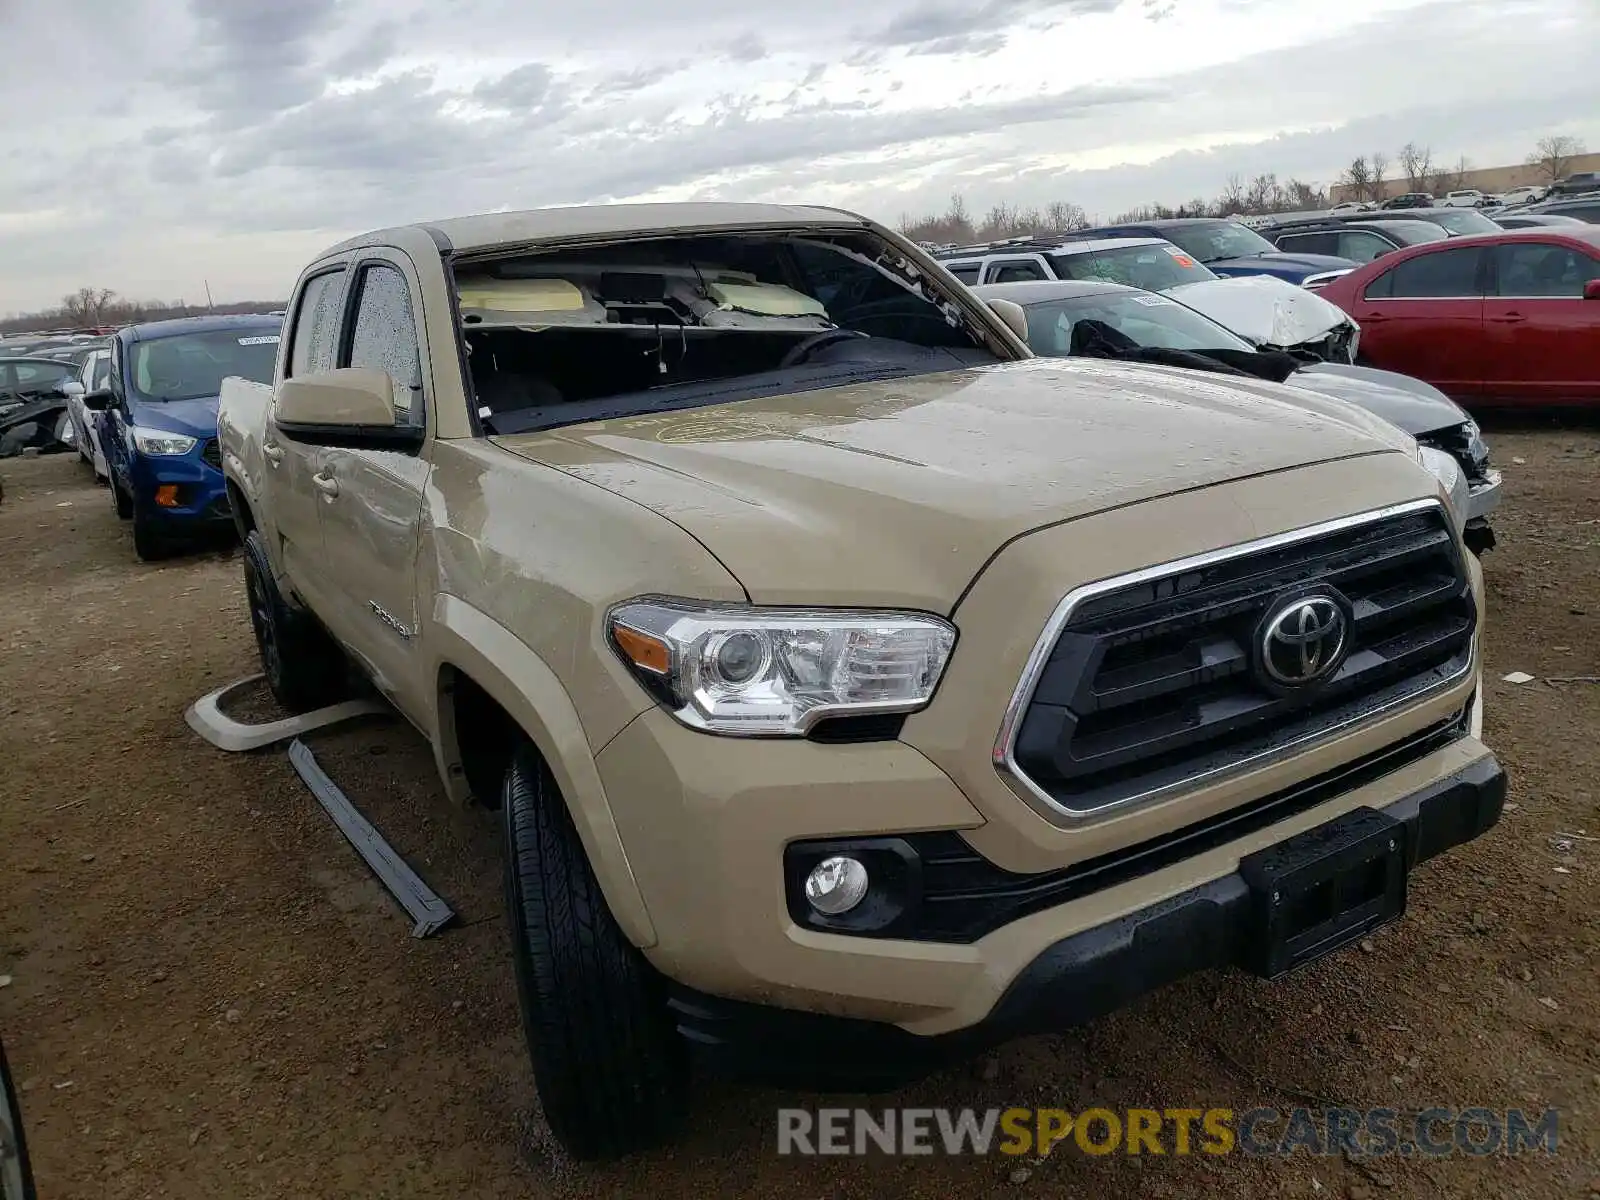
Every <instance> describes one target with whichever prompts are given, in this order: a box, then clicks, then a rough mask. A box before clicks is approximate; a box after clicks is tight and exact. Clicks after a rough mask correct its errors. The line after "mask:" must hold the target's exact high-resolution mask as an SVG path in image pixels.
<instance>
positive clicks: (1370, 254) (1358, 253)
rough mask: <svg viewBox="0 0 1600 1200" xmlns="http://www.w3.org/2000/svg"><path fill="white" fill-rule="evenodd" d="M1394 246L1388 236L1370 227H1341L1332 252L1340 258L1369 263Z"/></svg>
mask: <svg viewBox="0 0 1600 1200" xmlns="http://www.w3.org/2000/svg"><path fill="white" fill-rule="evenodd" d="M1394 248H1395V245H1394V243H1393V242H1391V241H1390V240H1389V239H1388V238H1386V237H1383V236H1382V235H1380V234H1377V233H1374V232H1373V231H1372V230H1370V229H1343V230H1340V231H1339V241H1338V245H1337V246H1335V248H1334V251H1333V252H1334V253H1335V254H1337V255H1338V256H1339V257H1340V258H1348V259H1351V260H1352V261H1354V262H1358V263H1369V262H1371V261H1372V260H1373V259H1375V258H1378V257H1380V256H1382V255H1385V254H1387V253H1389V251H1391V250H1393V249H1394Z"/></svg>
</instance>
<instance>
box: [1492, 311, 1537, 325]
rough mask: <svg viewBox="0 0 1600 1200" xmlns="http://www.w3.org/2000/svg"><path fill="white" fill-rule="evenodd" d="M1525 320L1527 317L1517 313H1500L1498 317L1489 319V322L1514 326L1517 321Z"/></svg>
mask: <svg viewBox="0 0 1600 1200" xmlns="http://www.w3.org/2000/svg"><path fill="white" fill-rule="evenodd" d="M1527 319H1528V318H1527V317H1525V316H1523V315H1522V314H1521V313H1518V312H1510V313H1502V314H1501V315H1500V316H1498V317H1490V318H1489V320H1491V321H1499V322H1500V323H1501V324H1502V325H1515V324H1516V323H1517V322H1518V321H1526V320H1527Z"/></svg>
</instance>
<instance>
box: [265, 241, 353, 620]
mask: <svg viewBox="0 0 1600 1200" xmlns="http://www.w3.org/2000/svg"><path fill="white" fill-rule="evenodd" d="M348 274H349V271H348V269H347V268H346V267H345V266H343V265H341V266H338V267H334V268H333V269H332V270H329V271H325V272H323V273H322V274H320V275H313V276H312V277H311V278H310V279H308V280H306V282H305V286H304V287H302V288H301V289H300V295H299V297H298V298H297V301H296V304H295V306H294V307H293V308H292V309H291V311H292V312H293V313H294V317H293V319H292V324H291V326H290V329H291V333H290V338H289V350H288V355H287V357H286V358H285V359H284V360H283V361H284V370H283V377H284V378H285V379H292V378H295V377H297V376H302V375H310V374H313V373H315V372H317V371H328V370H332V368H333V363H334V357H335V354H336V353H337V350H338V345H339V317H340V314H341V312H342V311H343V308H344V297H345V285H346V276H347V275H348ZM261 453H262V457H263V458H264V459H265V461H266V470H265V479H264V480H263V483H262V488H263V490H264V491H265V492H266V503H267V508H268V509H269V510H270V512H271V513H272V522H271V523H272V526H273V527H274V528H275V529H276V530H277V538H278V544H277V545H276V546H274V547H269V549H270V550H272V551H273V553H274V554H275V556H276V561H277V564H278V566H279V568H280V569H281V570H283V571H285V572H286V573H287V574H288V576H289V578H290V579H291V580H293V582H294V587H295V590H296V591H298V592H300V593H302V596H301V598H302V599H303V600H305V601H306V603H307V604H309V605H311V606H312V607H313V608H314V609H316V610H317V612H318V613H321V612H323V611H325V610H326V609H327V607H328V604H329V603H330V601H331V599H332V582H331V580H330V577H329V573H328V571H327V569H326V563H327V559H326V557H325V556H324V554H323V549H322V524H321V518H320V514H319V513H318V508H319V507H320V493H319V492H318V491H317V485H316V477H317V474H318V473H319V472H320V471H321V470H322V457H323V455H324V454H325V453H326V451H325V450H324V449H323V447H321V446H319V445H316V444H314V443H311V442H306V441H301V440H296V439H294V438H289V437H285V436H284V435H283V434H281V433H280V432H279V431H278V427H277V423H276V421H275V420H274V419H273V414H269V415H268V417H267V423H266V432H265V434H264V435H263V439H262V444H261Z"/></svg>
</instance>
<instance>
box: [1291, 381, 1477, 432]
mask: <svg viewBox="0 0 1600 1200" xmlns="http://www.w3.org/2000/svg"><path fill="white" fill-rule="evenodd" d="M1287 382H1289V383H1291V384H1293V385H1294V386H1296V387H1303V388H1309V389H1311V390H1312V391H1314V392H1321V393H1322V394H1323V395H1324V396H1337V397H1339V399H1341V400H1348V401H1350V403H1352V404H1359V405H1360V406H1361V407H1362V408H1364V409H1366V410H1367V411H1368V412H1371V413H1376V414H1377V415H1378V416H1380V417H1382V418H1383V419H1384V420H1386V421H1388V422H1390V423H1391V424H1394V425H1396V426H1398V427H1399V428H1401V429H1403V430H1405V431H1406V432H1407V433H1409V434H1411V435H1412V436H1413V437H1415V436H1416V435H1417V434H1419V433H1437V432H1439V431H1440V430H1444V429H1454V428H1456V427H1457V426H1459V425H1462V424H1464V423H1465V422H1466V420H1467V414H1466V410H1464V409H1463V408H1462V407H1461V406H1460V405H1459V404H1457V403H1456V402H1455V401H1454V400H1452V399H1450V397H1449V396H1446V395H1445V394H1444V393H1443V392H1441V391H1440V390H1439V389H1438V388H1436V387H1434V386H1433V385H1432V384H1431V383H1427V382H1425V381H1423V380H1421V379H1413V378H1412V377H1411V376H1409V375H1402V374H1400V373H1399V372H1398V371H1381V370H1379V369H1378V368H1376V367H1354V366H1350V365H1349V364H1347V363H1311V364H1308V365H1306V366H1304V367H1301V368H1300V369H1299V370H1298V371H1296V372H1295V373H1294V374H1293V375H1291V376H1289V378H1288V380H1287Z"/></svg>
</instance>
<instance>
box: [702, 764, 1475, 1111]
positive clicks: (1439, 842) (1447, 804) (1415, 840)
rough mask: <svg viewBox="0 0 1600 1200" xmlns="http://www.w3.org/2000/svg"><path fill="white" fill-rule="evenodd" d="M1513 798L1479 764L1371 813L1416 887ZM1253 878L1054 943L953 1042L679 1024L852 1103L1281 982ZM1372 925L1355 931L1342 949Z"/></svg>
mask: <svg viewBox="0 0 1600 1200" xmlns="http://www.w3.org/2000/svg"><path fill="white" fill-rule="evenodd" d="M1505 794H1506V776H1505V772H1504V771H1503V770H1502V769H1501V767H1500V765H1499V763H1498V762H1496V761H1495V759H1494V757H1493V756H1492V755H1488V754H1484V755H1482V756H1480V757H1478V758H1476V759H1475V760H1473V761H1472V762H1470V763H1468V764H1467V765H1465V766H1463V767H1461V768H1459V769H1457V770H1455V771H1453V772H1451V773H1450V774H1448V775H1445V776H1442V777H1440V778H1437V779H1435V780H1433V781H1432V782H1430V783H1428V784H1427V785H1425V786H1423V787H1420V788H1417V789H1416V790H1414V791H1411V792H1409V793H1408V794H1406V795H1404V796H1403V797H1402V798H1400V799H1398V800H1394V801H1392V802H1391V803H1388V804H1386V805H1384V806H1383V807H1382V808H1381V809H1377V810H1376V811H1375V813H1374V812H1373V810H1367V811H1368V813H1369V814H1372V819H1373V820H1376V821H1385V822H1393V824H1392V825H1388V826H1387V827H1388V828H1390V829H1392V830H1394V831H1395V832H1396V833H1397V834H1399V836H1400V840H1401V841H1402V845H1401V846H1400V848H1399V855H1398V857H1399V859H1400V861H1401V862H1402V863H1403V869H1404V873H1405V874H1406V875H1409V873H1410V872H1411V871H1412V870H1413V869H1414V868H1415V867H1416V865H1417V864H1418V863H1421V862H1424V861H1426V860H1427V859H1430V858H1433V857H1435V856H1437V855H1439V854H1442V853H1444V852H1445V851H1446V850H1449V849H1450V848H1451V847H1454V846H1458V845H1460V844H1462V843H1464V842H1468V841H1471V840H1472V839H1473V838H1476V837H1477V836H1478V835H1480V834H1482V833H1483V832H1485V831H1486V830H1488V829H1489V828H1491V827H1492V826H1493V825H1494V824H1495V823H1496V822H1497V821H1498V820H1499V818H1500V813H1501V811H1502V808H1503V806H1504V803H1505ZM1380 813H1381V816H1377V815H1376V814H1380ZM1313 836H1315V834H1313ZM1279 845H1280V846H1281V843H1280V844H1279ZM1270 849H1271V848H1269V850H1270ZM1259 857H1261V856H1260V855H1259V854H1258V855H1256V856H1252V860H1254V859H1258V858H1259ZM1252 865H1253V861H1252ZM1249 872H1250V867H1249V866H1246V867H1241V868H1236V869H1235V870H1233V871H1230V872H1228V873H1226V874H1224V875H1221V876H1219V877H1217V878H1215V879H1212V880H1210V881H1208V882H1206V883H1203V884H1200V885H1198V886H1195V887H1192V888H1189V889H1187V890H1185V891H1183V892H1180V893H1178V894H1176V895H1173V896H1169V897H1166V898H1163V899H1161V900H1159V901H1156V902H1154V903H1151V904H1147V905H1146V906H1144V907H1142V908H1140V909H1137V910H1135V911H1133V912H1130V913H1127V914H1126V915H1124V916H1122V917H1119V918H1117V919H1115V920H1111V921H1107V922H1105V923H1103V924H1100V925H1096V926H1094V927H1092V928H1089V929H1085V930H1082V931H1080V932H1078V933H1075V934H1072V935H1070V936H1068V937H1065V938H1062V939H1060V940H1058V941H1055V942H1053V943H1052V944H1050V945H1049V946H1047V947H1046V948H1045V949H1044V950H1042V951H1041V952H1040V953H1039V954H1038V955H1037V956H1036V957H1034V958H1033V959H1032V961H1031V962H1029V963H1028V964H1027V966H1026V967H1025V969H1024V970H1023V971H1022V972H1021V973H1020V974H1018V975H1017V976H1016V977H1015V978H1014V979H1013V980H1012V981H1011V983H1010V985H1009V986H1008V987H1007V988H1006V989H1005V991H1004V994H1003V995H1002V996H1001V997H1000V998H999V1001H998V1003H996V1004H995V1005H994V1007H993V1008H992V1010H991V1011H990V1012H989V1014H988V1015H987V1017H985V1018H984V1019H983V1020H982V1021H980V1022H978V1023H977V1024H975V1025H971V1026H967V1027H965V1028H961V1029H957V1030H954V1031H951V1032H947V1033H944V1034H940V1035H936V1036H919V1035H918V1034H916V1033H913V1032H910V1031H908V1030H906V1029H904V1028H901V1027H899V1026H897V1025H894V1024H889V1023H884V1022H874V1021H863V1020H852V1019H849V1018H847V1017H842V1016H834V1015H828V1014H825V1013H814V1012H813V1013H806V1012H793V1011H786V1010H783V1009H776V1008H771V1007H767V1006H764V1005H759V1004H752V1003H748V1002H742V1001H737V1000H727V999H721V998H716V997H713V996H710V995H707V994H705V993H702V992H699V991H696V990H694V989H692V988H689V987H686V986H683V985H681V984H676V985H674V986H673V989H672V998H671V1006H672V1010H673V1015H674V1019H675V1020H676V1022H677V1026H678V1029H679V1031H680V1033H682V1034H683V1036H684V1037H685V1038H686V1039H687V1040H688V1041H689V1043H690V1045H691V1046H692V1047H693V1048H694V1049H695V1051H696V1053H697V1056H698V1057H699V1058H701V1059H702V1060H703V1061H704V1062H705V1063H706V1064H707V1065H709V1066H711V1067H712V1068H713V1069H716V1070H718V1071H720V1072H724V1073H727V1074H731V1075H734V1076H736V1077H739V1078H743V1079H747V1080H752V1081H757V1082H763V1083H769V1084H773V1085H777V1086H800V1087H811V1088H824V1089H838V1090H846V1091H858V1090H859V1091H866V1090H873V1089H877V1088H889V1087H896V1086H899V1085H901V1084H903V1083H906V1082H909V1081H911V1080H914V1079H916V1078H918V1077H920V1076H922V1075H925V1074H928V1073H930V1072H931V1071H934V1070H937V1069H939V1068H940V1067H942V1066H945V1065H948V1064H950V1063H952V1062H955V1061H960V1060H961V1059H964V1058H968V1057H970V1056H972V1055H973V1054H976V1053H980V1052H981V1051H983V1050H984V1049H987V1048H989V1047H991V1046H994V1045H997V1044H999V1043H1001V1042H1004V1041H1008V1040H1010V1039H1012V1038H1016V1037H1022V1036H1028V1035H1032V1034H1039V1033H1049V1032H1055V1031H1060V1030H1063V1029H1067V1028H1071V1027H1073V1026H1076V1025H1081V1024H1083V1023H1085V1022H1088V1021H1091V1020H1094V1019H1095V1018H1098V1017H1101V1016H1103V1015H1105V1014H1107V1013H1109V1012H1111V1011H1113V1010H1115V1009H1117V1008H1120V1007H1122V1006H1124V1005H1126V1004H1128V1003H1130V1002H1131V1001H1133V1000H1135V999H1136V998H1138V997H1140V996H1142V995H1144V994H1146V993H1149V992H1151V991H1154V990H1156V989H1157V988H1160V987H1162V986H1164V985H1166V984H1168V983H1172V982H1174V981H1176V980H1178V979H1181V978H1183V977H1184V976H1187V975H1190V974H1193V973H1195V972H1197V971H1201V970H1205V969H1208V968H1213V967H1238V968H1241V969H1244V970H1247V971H1251V972H1252V973H1255V974H1261V975H1271V974H1274V973H1276V970H1277V966H1276V965H1272V964H1268V963H1266V962H1265V961H1264V960H1263V958H1262V956H1261V946H1262V944H1263V934H1264V923H1263V922H1264V918H1263V904H1262V897H1261V895H1260V894H1259V885H1258V884H1253V883H1252V882H1251V881H1250V880H1249V879H1247V874H1249ZM1368 927H1370V926H1368ZM1368 927H1363V928H1361V929H1357V930H1353V931H1347V932H1348V936H1347V937H1346V939H1345V940H1346V941H1348V940H1351V939H1352V938H1354V937H1356V936H1359V935H1360V933H1361V932H1365V929H1366V928H1368Z"/></svg>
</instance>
